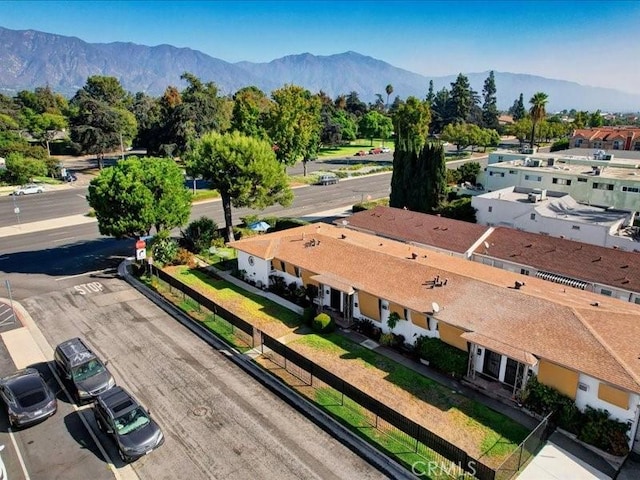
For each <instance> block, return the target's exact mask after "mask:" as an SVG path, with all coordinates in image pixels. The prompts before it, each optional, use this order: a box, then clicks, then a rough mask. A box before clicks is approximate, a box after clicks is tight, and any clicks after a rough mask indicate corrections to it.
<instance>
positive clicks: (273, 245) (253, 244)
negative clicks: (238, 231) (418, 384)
mask: <svg viewBox="0 0 640 480" xmlns="http://www.w3.org/2000/svg"><path fill="white" fill-rule="evenodd" d="M310 240H315V241H314V242H310ZM311 245H313V246H311ZM231 246H233V247H235V248H237V249H239V250H241V251H243V252H246V253H247V254H249V255H255V256H257V257H260V258H264V259H269V260H270V259H281V260H284V261H286V262H288V263H292V264H293V265H296V266H298V267H299V268H302V269H304V270H306V271H309V272H312V273H314V274H320V275H327V276H330V277H331V278H332V279H335V280H337V281H339V282H340V283H341V284H343V285H346V286H350V287H352V288H353V289H356V290H363V291H366V292H368V293H370V294H373V295H376V296H378V297H379V298H383V299H385V300H388V301H391V302H394V303H397V304H399V305H402V306H404V307H406V308H409V309H412V310H414V311H417V312H426V313H429V314H432V315H433V316H435V318H437V319H439V320H442V321H444V322H446V323H449V324H451V325H455V326H457V327H460V328H462V329H464V330H467V331H472V332H475V333H477V334H480V335H483V336H485V337H489V338H492V339H494V340H496V341H500V342H501V343H503V344H505V345H508V346H511V347H513V348H515V349H520V350H523V351H525V352H528V353H530V354H533V355H535V356H536V357H538V358H545V359H547V360H550V361H552V362H555V363H557V364H559V365H562V366H565V367H569V368H572V369H574V370H577V371H581V372H584V373H586V374H588V375H591V376H593V377H595V378H599V379H601V380H604V381H606V382H609V383H611V384H613V385H617V386H619V387H622V388H624V389H627V390H629V391H633V392H640V344H639V343H638V342H637V341H636V339H637V338H639V337H640V305H635V304H630V303H627V302H623V301H621V300H618V299H615V298H609V297H603V296H601V295H598V294H594V293H591V292H587V291H583V290H579V289H572V288H565V287H562V286H560V285H557V284H553V283H550V282H546V281H544V280H541V279H537V278H533V277H524V276H523V275H520V274H516V273H513V272H509V271H507V270H501V269H497V268H494V267H490V266H487V265H483V264H481V263H478V262H470V261H468V260H465V259H462V258H458V257H453V256H450V255H447V254H444V253H439V252H436V251H433V250H428V249H426V248H422V247H418V246H415V245H408V244H406V243H401V242H398V241H394V240H389V239H381V238H380V237H376V236H373V235H370V234H367V233H362V232H358V231H354V230H348V229H345V228H339V227H337V226H332V225H318V224H313V225H307V226H303V227H299V228H295V229H291V230H286V231H282V232H275V233H272V234H267V235H261V236H259V237H250V238H246V239H241V240H239V241H236V242H232V243H231ZM436 278H438V279H439V280H441V282H440V283H441V285H442V286H440V287H435V286H434V285H433V283H432V281H433V280H434V279H436ZM523 280H526V285H522V283H523ZM516 282H519V283H520V284H521V287H520V288H517V284H516ZM434 303H437V304H438V305H439V306H440V310H439V311H438V312H437V313H436V312H433V311H432V310H433V309H432V305H433V304H434Z"/></svg>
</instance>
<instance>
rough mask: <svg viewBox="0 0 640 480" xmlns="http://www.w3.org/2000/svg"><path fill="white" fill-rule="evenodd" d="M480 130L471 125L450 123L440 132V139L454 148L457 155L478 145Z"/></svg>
mask: <svg viewBox="0 0 640 480" xmlns="http://www.w3.org/2000/svg"><path fill="white" fill-rule="evenodd" d="M479 135H480V128H479V127H478V126H477V125H473V124H471V123H455V124H453V123H450V124H449V125H447V126H446V127H444V130H443V131H442V135H440V138H441V139H442V140H444V141H446V142H450V143H453V144H454V145H455V146H456V150H457V153H458V154H460V152H461V151H462V150H464V149H465V148H467V147H469V146H471V145H477V144H478V143H479Z"/></svg>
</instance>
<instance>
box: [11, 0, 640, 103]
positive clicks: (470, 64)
mask: <svg viewBox="0 0 640 480" xmlns="http://www.w3.org/2000/svg"><path fill="white" fill-rule="evenodd" d="M0 26H3V27H6V28H11V29H16V30H25V29H34V30H40V31H44V32H48V33H56V34H60V35H68V36H75V37H78V38H80V39H82V40H84V41H87V42H114V41H124V42H134V43H139V44H144V45H159V44H165V43H166V44H170V45H174V46H177V47H189V48H192V49H195V50H200V51H202V52H204V53H207V54H209V55H211V56H213V57H217V58H220V59H222V60H226V61H229V62H237V61H240V60H249V61H253V62H268V61H270V60H273V59H275V58H279V57H282V56H285V55H291V54H297V53H304V52H309V53H312V54H315V55H331V54H335V53H342V52H345V51H348V50H353V51H356V52H358V53H361V54H364V55H369V56H372V57H374V58H378V59H380V60H383V61H386V62H388V63H390V64H392V65H394V66H396V67H400V68H405V69H407V70H411V71H414V72H416V73H420V74H423V75H426V76H440V75H448V74H457V73H459V72H463V73H469V72H483V71H487V70H496V71H502V72H514V73H530V74H535V75H542V76H545V77H549V78H557V79H563V80H571V81H576V82H578V83H581V84H583V85H593V86H602V87H611V88H617V89H619V90H623V91H627V92H632V93H640V62H639V61H638V57H637V55H638V47H640V2H638V1H637V0H628V1H595V0H583V1H573V2H569V1H566V2H564V1H548V2H538V1H527V0H521V1H495V2H491V1H481V0H477V1H471V0H470V1H466V2H439V1H399V0H398V1H365V0H361V1H330V0H329V1H324V2H319V1H293V0H290V1H281V2H272V1H236V2H223V1H196V2H194V1H111V2H102V1H67V2H63V1H40V2H30V1H1V0H0Z"/></svg>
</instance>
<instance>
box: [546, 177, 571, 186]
mask: <svg viewBox="0 0 640 480" xmlns="http://www.w3.org/2000/svg"><path fill="white" fill-rule="evenodd" d="M551 182H552V183H555V184H557V185H571V180H569V179H568V178H554V179H553V180H552V181H551Z"/></svg>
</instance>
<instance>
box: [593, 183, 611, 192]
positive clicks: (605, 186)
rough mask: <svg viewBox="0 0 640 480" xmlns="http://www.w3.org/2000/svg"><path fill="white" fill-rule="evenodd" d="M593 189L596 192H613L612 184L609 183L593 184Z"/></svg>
mask: <svg viewBox="0 0 640 480" xmlns="http://www.w3.org/2000/svg"><path fill="white" fill-rule="evenodd" d="M593 188H594V189H596V190H613V184H611V183H597V182H594V183H593Z"/></svg>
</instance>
